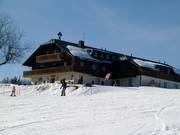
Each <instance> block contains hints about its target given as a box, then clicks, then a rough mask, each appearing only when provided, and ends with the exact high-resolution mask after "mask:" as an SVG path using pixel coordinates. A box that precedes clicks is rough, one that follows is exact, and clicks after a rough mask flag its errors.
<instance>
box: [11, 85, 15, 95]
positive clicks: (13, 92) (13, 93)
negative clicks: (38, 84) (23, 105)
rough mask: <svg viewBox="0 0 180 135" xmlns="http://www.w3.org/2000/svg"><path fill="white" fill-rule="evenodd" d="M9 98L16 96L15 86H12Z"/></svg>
mask: <svg viewBox="0 0 180 135" xmlns="http://www.w3.org/2000/svg"><path fill="white" fill-rule="evenodd" d="M10 96H13V97H15V96H16V88H15V86H13V88H12V91H11V95H10Z"/></svg>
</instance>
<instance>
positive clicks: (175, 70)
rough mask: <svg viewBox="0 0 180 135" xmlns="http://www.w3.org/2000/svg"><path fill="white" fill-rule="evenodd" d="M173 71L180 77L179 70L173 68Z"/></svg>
mask: <svg viewBox="0 0 180 135" xmlns="http://www.w3.org/2000/svg"><path fill="white" fill-rule="evenodd" d="M173 70H174V72H175V73H176V74H178V75H180V70H179V69H177V68H174V67H173Z"/></svg>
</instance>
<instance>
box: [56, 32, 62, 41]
mask: <svg viewBox="0 0 180 135" xmlns="http://www.w3.org/2000/svg"><path fill="white" fill-rule="evenodd" d="M57 35H58V38H59V40H61V37H62V33H61V32H59V33H58V34H57Z"/></svg>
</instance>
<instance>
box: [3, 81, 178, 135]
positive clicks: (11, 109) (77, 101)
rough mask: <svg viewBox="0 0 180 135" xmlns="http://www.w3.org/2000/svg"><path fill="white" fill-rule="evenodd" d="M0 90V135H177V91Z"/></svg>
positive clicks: (46, 87) (106, 88)
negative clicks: (13, 92) (11, 94)
mask: <svg viewBox="0 0 180 135" xmlns="http://www.w3.org/2000/svg"><path fill="white" fill-rule="evenodd" d="M59 87H60V85H59V84H45V85H37V86H16V88H17V89H18V93H17V97H10V96H9V95H10V93H11V89H12V85H3V84H0V135H180V90H175V89H163V88H155V87H110V86H94V87H92V88H87V87H83V86H81V85H79V86H78V87H79V88H78V89H75V87H68V88H67V96H66V97H61V96H60V90H59Z"/></svg>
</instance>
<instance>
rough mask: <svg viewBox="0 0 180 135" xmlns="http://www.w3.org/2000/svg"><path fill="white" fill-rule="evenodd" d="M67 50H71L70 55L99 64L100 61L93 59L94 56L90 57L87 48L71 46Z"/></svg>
mask: <svg viewBox="0 0 180 135" xmlns="http://www.w3.org/2000/svg"><path fill="white" fill-rule="evenodd" d="M67 48H68V49H69V51H70V53H71V54H72V55H73V56H76V57H78V58H80V59H88V60H91V61H98V62H99V60H97V59H95V58H93V57H92V56H90V55H89V54H88V52H87V50H88V49H86V48H80V47H76V46H71V45H68V46H67Z"/></svg>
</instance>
